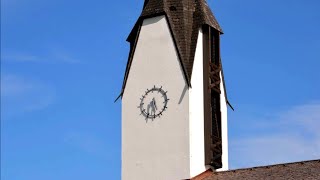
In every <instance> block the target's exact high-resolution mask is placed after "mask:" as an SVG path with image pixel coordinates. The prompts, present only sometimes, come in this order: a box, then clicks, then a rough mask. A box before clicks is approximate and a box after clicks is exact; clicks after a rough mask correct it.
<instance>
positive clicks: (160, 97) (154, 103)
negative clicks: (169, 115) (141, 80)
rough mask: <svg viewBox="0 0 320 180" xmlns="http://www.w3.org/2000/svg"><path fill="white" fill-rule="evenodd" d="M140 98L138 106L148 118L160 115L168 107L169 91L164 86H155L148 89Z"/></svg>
mask: <svg viewBox="0 0 320 180" xmlns="http://www.w3.org/2000/svg"><path fill="white" fill-rule="evenodd" d="M140 100H141V101H140V105H139V107H138V108H139V109H140V111H141V115H143V116H144V117H145V118H146V120H148V119H152V120H153V119H155V118H157V117H160V116H161V115H162V114H163V112H164V111H165V110H166V109H167V108H168V107H167V105H168V101H169V99H168V97H167V91H165V90H163V89H162V86H161V87H160V88H158V87H156V86H154V87H153V88H152V89H147V91H146V92H145V93H144V94H143V95H142V97H141V98H140Z"/></svg>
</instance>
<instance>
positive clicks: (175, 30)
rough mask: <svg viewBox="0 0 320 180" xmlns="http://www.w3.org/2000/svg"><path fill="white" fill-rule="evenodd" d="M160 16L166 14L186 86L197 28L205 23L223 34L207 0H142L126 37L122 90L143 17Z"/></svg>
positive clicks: (189, 77)
mask: <svg viewBox="0 0 320 180" xmlns="http://www.w3.org/2000/svg"><path fill="white" fill-rule="evenodd" d="M160 15H165V16H166V18H167V21H168V24H169V28H170V30H171V34H172V36H173V40H174V43H175V46H176V48H177V51H178V56H179V59H180V63H181V65H182V69H183V72H184V75H185V78H186V80H187V83H188V85H189V86H190V85H191V84H190V82H191V73H192V67H193V62H194V56H195V51H196V45H197V39H198V33H199V28H200V27H201V26H202V25H204V24H206V25H209V26H211V27H212V28H214V29H216V30H217V31H219V32H220V33H222V29H221V27H220V26H219V24H218V22H217V20H216V18H215V17H214V15H213V13H212V12H211V10H210V8H209V7H208V4H207V2H206V0H145V2H144V5H143V10H142V13H141V15H140V17H139V19H138V20H137V22H136V24H135V25H134V27H133V29H132V31H131V33H130V34H129V36H128V38H127V41H128V42H130V44H131V48H130V49H131V50H130V53H129V59H128V63H127V68H126V72H125V77H124V82H123V86H122V93H123V91H124V88H125V85H126V80H127V77H128V75H129V70H130V66H131V62H132V59H133V54H134V51H135V46H136V43H137V39H138V37H139V32H140V29H141V26H142V23H143V20H144V19H146V18H150V17H155V16H160ZM122 93H121V95H122ZM121 95H120V96H121Z"/></svg>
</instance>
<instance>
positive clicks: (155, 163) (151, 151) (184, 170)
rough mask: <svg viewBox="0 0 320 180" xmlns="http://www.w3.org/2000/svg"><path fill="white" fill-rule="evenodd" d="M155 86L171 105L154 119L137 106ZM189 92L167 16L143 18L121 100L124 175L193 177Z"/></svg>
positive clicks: (167, 179) (167, 178) (174, 179)
mask: <svg viewBox="0 0 320 180" xmlns="http://www.w3.org/2000/svg"><path fill="white" fill-rule="evenodd" d="M154 85H156V86H158V87H160V86H162V87H163V89H164V90H166V91H168V98H169V99H170V100H169V102H168V109H167V111H165V112H164V113H163V116H162V117H161V118H157V119H155V120H154V121H151V120H148V121H146V120H145V118H144V117H143V116H142V115H140V110H139V109H138V108H137V106H138V105H139V103H140V98H141V96H142V95H143V93H144V92H145V91H146V89H147V88H148V89H150V88H152V87H153V86H154ZM188 118H189V90H188V88H187V85H186V81H185V79H184V76H183V72H182V69H181V65H180V62H179V59H178V55H177V52H176V48H175V46H174V42H173V39H172V36H171V34H170V31H169V28H168V24H167V21H166V18H165V17H164V16H160V17H154V18H150V19H145V20H144V22H143V26H142V28H141V32H140V36H139V40H138V43H137V47H136V51H135V54H134V57H133V62H132V65H131V69H130V72H129V76H128V80H127V84H126V88H125V91H124V94H123V98H122V179H123V180H132V179H139V180H144V179H147V180H150V179H159V180H163V179H165V180H171V179H172V180H177V179H187V178H189V175H190V166H189V162H190V157H189V155H190V152H189V123H188Z"/></svg>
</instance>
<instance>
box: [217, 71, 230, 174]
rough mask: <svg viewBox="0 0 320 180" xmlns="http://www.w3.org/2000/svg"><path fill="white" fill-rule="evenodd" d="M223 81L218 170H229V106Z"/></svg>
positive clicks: (221, 86) (221, 88)
mask: <svg viewBox="0 0 320 180" xmlns="http://www.w3.org/2000/svg"><path fill="white" fill-rule="evenodd" d="M220 79H222V74H221V73H220ZM224 88H225V87H224V86H223V83H220V90H221V95H220V99H221V101H220V107H221V109H220V110H221V129H222V131H221V134H222V135H221V136H222V164H223V166H222V168H220V169H217V171H227V170H228V169H229V159H228V157H229V156H228V112H227V109H228V106H227V102H226V98H225V93H224V92H225V91H224Z"/></svg>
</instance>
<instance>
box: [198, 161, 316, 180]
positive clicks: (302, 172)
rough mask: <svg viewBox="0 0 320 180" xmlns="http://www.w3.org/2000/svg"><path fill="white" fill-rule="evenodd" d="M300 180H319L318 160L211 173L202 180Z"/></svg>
mask: <svg viewBox="0 0 320 180" xmlns="http://www.w3.org/2000/svg"><path fill="white" fill-rule="evenodd" d="M233 179H237V180H260V179H264V180H298V179H299V180H300V179H310V180H311V179H312V180H316V179H320V160H313V161H304V162H296V163H288V164H277V165H271V166H263V167H254V168H248V169H238V170H231V171H224V172H215V173H212V174H211V175H210V176H209V177H207V178H203V179H202V180H233Z"/></svg>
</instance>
